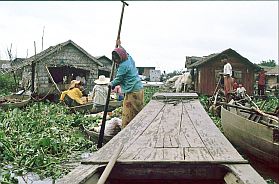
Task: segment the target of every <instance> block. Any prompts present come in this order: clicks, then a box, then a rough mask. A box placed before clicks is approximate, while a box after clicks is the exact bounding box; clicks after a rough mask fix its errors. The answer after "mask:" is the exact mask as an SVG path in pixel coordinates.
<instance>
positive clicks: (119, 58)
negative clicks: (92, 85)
mask: <svg viewBox="0 0 279 184" xmlns="http://www.w3.org/2000/svg"><path fill="white" fill-rule="evenodd" d="M116 44H117V45H118V48H116V49H114V50H113V52H112V60H113V61H114V62H115V63H116V64H118V65H119V67H118V69H117V72H116V77H115V79H114V80H113V81H111V82H110V84H109V85H111V87H112V89H113V88H114V87H115V86H117V85H120V86H121V90H122V93H124V94H125V97H124V101H123V109H122V128H124V127H126V126H127V125H128V124H129V123H130V121H132V119H133V118H134V117H135V116H136V115H137V114H138V113H139V112H140V111H141V109H142V108H143V101H144V91H143V85H142V83H141V80H140V77H139V75H138V70H137V68H136V66H135V61H134V60H133V58H132V57H131V56H130V55H129V54H128V53H127V52H126V50H125V49H124V48H123V47H122V46H121V42H120V40H117V41H116Z"/></svg>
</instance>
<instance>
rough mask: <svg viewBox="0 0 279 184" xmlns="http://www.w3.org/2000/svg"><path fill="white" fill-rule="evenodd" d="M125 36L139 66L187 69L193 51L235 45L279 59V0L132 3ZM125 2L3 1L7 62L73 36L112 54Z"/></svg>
mask: <svg viewBox="0 0 279 184" xmlns="http://www.w3.org/2000/svg"><path fill="white" fill-rule="evenodd" d="M127 3H129V6H128V7H125V12H124V18H123V25H122V31H121V41H122V45H123V46H124V47H125V49H126V50H127V51H128V52H129V53H130V54H131V55H132V57H133V58H134V60H135V62H136V65H137V66H155V67H156V69H160V70H166V71H167V72H171V71H173V70H180V69H183V68H184V63H185V57H186V56H205V55H209V54H212V53H217V52H221V51H223V50H226V49H228V48H232V49H234V50H235V51H237V52H238V53H239V54H241V55H242V56H244V57H246V58H247V59H249V60H250V61H251V62H253V63H259V62H260V61H262V60H269V59H274V60H275V61H276V62H278V1H226V2H225V1H127ZM121 8H122V3H121V2H120V1H64V2H55V1H51V2H47V1H38V2H36V1H30V2H28V1H15V2H8V1H7V2H5V1H1V2H0V59H7V58H8V57H7V48H9V47H10V45H11V43H12V44H13V48H12V53H13V55H16V56H17V57H23V58H24V57H26V55H27V49H28V57H30V56H32V55H34V41H36V45H37V52H39V51H41V49H42V46H41V44H42V42H41V38H42V34H43V27H45V33H44V49H46V48H48V47H49V46H54V45H56V44H58V43H62V42H65V41H67V40H69V39H71V40H73V41H74V42H75V43H76V44H78V45H79V46H81V47H82V48H84V49H85V50H86V51H87V52H89V53H90V54H91V55H93V56H100V55H106V56H107V57H109V58H110V57H111V51H112V50H113V48H114V46H115V40H116V36H117V32H118V25H119V19H120V13H121Z"/></svg>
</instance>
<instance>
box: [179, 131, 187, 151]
mask: <svg viewBox="0 0 279 184" xmlns="http://www.w3.org/2000/svg"><path fill="white" fill-rule="evenodd" d="M177 136H178V142H179V145H180V147H182V148H185V147H190V144H189V142H188V140H187V139H186V137H185V135H184V133H182V132H179V134H178V135H177Z"/></svg>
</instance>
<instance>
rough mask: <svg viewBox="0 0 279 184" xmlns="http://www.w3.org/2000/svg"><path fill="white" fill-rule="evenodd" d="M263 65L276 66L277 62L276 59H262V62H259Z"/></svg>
mask: <svg viewBox="0 0 279 184" xmlns="http://www.w3.org/2000/svg"><path fill="white" fill-rule="evenodd" d="M259 65H261V66H268V67H275V66H276V62H275V60H271V59H269V60H267V61H261V63H260V64H259Z"/></svg>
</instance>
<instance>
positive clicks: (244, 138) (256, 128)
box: [221, 107, 279, 168]
mask: <svg viewBox="0 0 279 184" xmlns="http://www.w3.org/2000/svg"><path fill="white" fill-rule="evenodd" d="M231 109H233V108H231ZM221 122H222V126H223V130H224V134H225V136H226V137H227V138H228V139H229V141H230V142H231V143H232V144H234V145H235V146H237V147H239V148H240V149H241V150H242V151H243V152H245V153H247V154H248V156H252V157H253V158H254V159H257V160H258V161H261V162H264V163H265V164H266V165H267V166H268V167H272V168H279V142H277V141H276V139H277V138H276V132H277V131H278V130H276V129H274V128H272V127H268V126H266V125H264V124H261V123H258V122H255V121H251V120H249V119H247V118H245V117H242V116H240V115H238V114H236V111H232V110H231V111H229V110H227V109H225V108H223V107H222V109H221Z"/></svg>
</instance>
